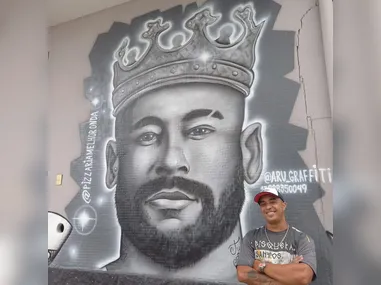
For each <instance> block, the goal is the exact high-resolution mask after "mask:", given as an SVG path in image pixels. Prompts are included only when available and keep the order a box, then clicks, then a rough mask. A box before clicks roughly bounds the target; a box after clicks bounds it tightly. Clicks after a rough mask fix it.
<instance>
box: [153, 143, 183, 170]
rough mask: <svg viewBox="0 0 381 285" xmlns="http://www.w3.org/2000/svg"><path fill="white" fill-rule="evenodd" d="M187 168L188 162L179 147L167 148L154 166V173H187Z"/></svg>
mask: <svg viewBox="0 0 381 285" xmlns="http://www.w3.org/2000/svg"><path fill="white" fill-rule="evenodd" d="M189 170H190V168H189V163H188V161H187V159H186V157H185V155H184V151H183V150H182V149H181V148H180V147H171V148H169V149H168V151H167V152H166V153H165V155H163V158H162V160H161V162H160V163H159V165H158V166H157V167H156V173H157V174H158V175H160V176H164V175H178V174H187V173H188V172H189Z"/></svg>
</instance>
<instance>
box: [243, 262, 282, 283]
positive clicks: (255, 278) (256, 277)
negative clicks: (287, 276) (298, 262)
mask: <svg viewBox="0 0 381 285" xmlns="http://www.w3.org/2000/svg"><path fill="white" fill-rule="evenodd" d="M237 275H238V281H239V282H243V283H246V284H247V285H285V284H282V283H280V282H278V281H276V280H274V279H272V278H271V277H269V276H266V275H265V274H262V273H259V272H257V271H256V270H254V269H253V268H252V267H250V266H245V265H244V266H237Z"/></svg>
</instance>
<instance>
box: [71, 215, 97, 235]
mask: <svg viewBox="0 0 381 285" xmlns="http://www.w3.org/2000/svg"><path fill="white" fill-rule="evenodd" d="M74 220H78V221H79V224H80V226H81V228H82V229H81V230H82V232H83V229H84V228H85V227H86V225H87V224H88V223H89V221H94V220H95V219H94V218H91V217H90V216H89V215H88V213H87V212H86V211H83V212H82V213H81V214H79V216H78V218H74Z"/></svg>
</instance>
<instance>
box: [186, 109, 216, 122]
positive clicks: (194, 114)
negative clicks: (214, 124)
mask: <svg viewBox="0 0 381 285" xmlns="http://www.w3.org/2000/svg"><path fill="white" fill-rule="evenodd" d="M209 115H210V116H211V117H212V118H216V119H219V120H223V119H224V116H223V115H222V114H221V112H220V111H214V110H211V109H196V110H192V111H190V112H189V113H188V114H186V115H185V116H184V117H183V119H182V120H181V121H182V122H189V121H191V120H194V119H197V118H201V117H207V116H209Z"/></svg>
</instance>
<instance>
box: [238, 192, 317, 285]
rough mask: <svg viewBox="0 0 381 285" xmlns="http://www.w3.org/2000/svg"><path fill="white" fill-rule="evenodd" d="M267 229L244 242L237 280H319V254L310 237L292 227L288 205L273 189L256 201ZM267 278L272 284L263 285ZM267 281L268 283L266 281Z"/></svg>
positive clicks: (289, 283) (291, 284)
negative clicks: (317, 261)
mask: <svg viewBox="0 0 381 285" xmlns="http://www.w3.org/2000/svg"><path fill="white" fill-rule="evenodd" d="M254 201H255V202H256V203H258V204H259V206H260V209H261V212H262V214H263V217H264V218H265V220H266V225H265V226H263V227H260V228H257V229H255V230H251V231H249V232H248V233H247V234H246V235H245V237H244V238H243V241H242V244H241V250H240V254H239V258H238V262H237V276H238V280H239V281H241V282H244V283H246V284H249V285H256V284H258V285H259V284H274V285H282V284H283V285H307V284H310V283H311V282H312V281H313V280H314V279H315V278H316V252H315V244H314V241H313V240H312V238H311V237H309V236H308V235H306V234H305V233H303V232H301V231H299V230H297V229H296V228H294V227H292V226H290V225H289V224H288V223H287V221H286V218H285V210H286V207H287V203H286V202H285V201H284V198H283V196H282V195H281V194H280V193H279V192H278V191H277V190H276V189H274V188H267V189H264V190H262V191H261V192H260V193H258V194H257V195H256V196H255V197H254ZM268 278H271V279H272V280H273V283H264V282H265V281H266V280H267V279H268ZM267 281H268V280H267Z"/></svg>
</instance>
